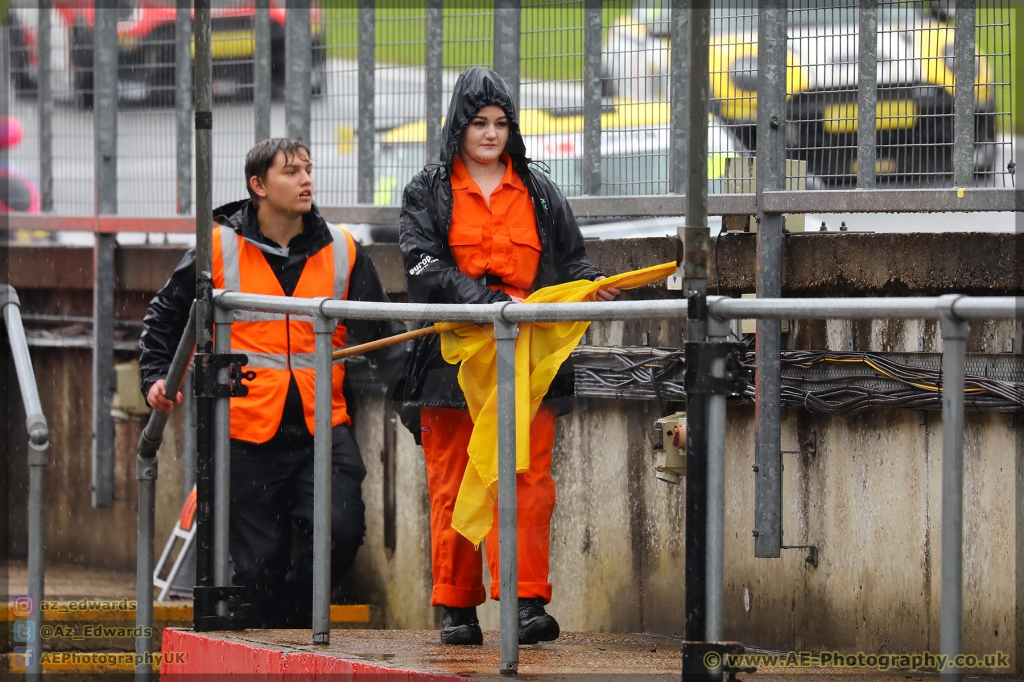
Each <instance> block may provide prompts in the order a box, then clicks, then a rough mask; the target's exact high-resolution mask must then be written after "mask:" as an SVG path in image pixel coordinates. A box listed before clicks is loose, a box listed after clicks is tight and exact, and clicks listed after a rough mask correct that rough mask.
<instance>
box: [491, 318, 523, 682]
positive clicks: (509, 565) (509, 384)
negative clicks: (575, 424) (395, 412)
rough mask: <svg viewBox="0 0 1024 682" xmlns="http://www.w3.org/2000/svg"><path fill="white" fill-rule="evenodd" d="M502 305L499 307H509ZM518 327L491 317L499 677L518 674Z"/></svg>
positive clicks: (512, 323)
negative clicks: (495, 407)
mask: <svg viewBox="0 0 1024 682" xmlns="http://www.w3.org/2000/svg"><path fill="white" fill-rule="evenodd" d="M508 305H509V304H508V303H505V304H502V307H505V306H508ZM518 337H519V325H517V324H516V323H515V322H508V321H507V320H506V319H505V317H504V316H502V315H501V313H500V312H498V313H497V314H495V316H494V340H495V341H496V342H497V344H498V348H497V362H498V546H499V565H500V568H499V570H500V572H501V605H500V617H499V622H500V626H501V631H500V636H501V665H500V667H499V668H498V670H499V672H500V673H501V674H502V675H515V674H517V673H518V672H519V544H518V543H519V528H518V518H517V513H518V512H517V510H518V498H517V495H518V493H517V491H516V339H517V338H518Z"/></svg>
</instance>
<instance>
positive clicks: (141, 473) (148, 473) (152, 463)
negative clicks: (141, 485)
mask: <svg viewBox="0 0 1024 682" xmlns="http://www.w3.org/2000/svg"><path fill="white" fill-rule="evenodd" d="M159 475H160V459H159V458H158V457H152V458H145V457H136V459H135V478H137V479H138V480H140V481H155V480H156V479H157V477H159Z"/></svg>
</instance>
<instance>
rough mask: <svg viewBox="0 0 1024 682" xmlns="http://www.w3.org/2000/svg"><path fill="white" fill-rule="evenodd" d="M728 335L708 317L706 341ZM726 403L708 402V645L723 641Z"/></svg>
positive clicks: (720, 370) (718, 369) (715, 370)
mask: <svg viewBox="0 0 1024 682" xmlns="http://www.w3.org/2000/svg"><path fill="white" fill-rule="evenodd" d="M728 335H729V323H728V322H727V321H726V320H723V319H721V318H716V317H710V316H709V317H708V341H710V342H712V343H721V342H724V341H725V340H726V338H727V337H728ZM711 376H713V377H718V378H724V377H725V358H715V359H714V360H712V362H711ZM725 399H726V396H725V394H724V393H712V394H711V395H709V396H708V398H707V438H708V448H707V452H708V457H707V469H708V471H707V519H706V522H705V523H706V528H707V533H706V538H707V539H706V542H707V552H706V554H705V560H704V572H705V588H704V589H705V596H704V599H705V610H704V614H705V615H704V617H705V626H704V636H705V639H706V640H707V641H709V642H721V641H723V640H724V632H725V621H724V611H725V607H724V602H725Z"/></svg>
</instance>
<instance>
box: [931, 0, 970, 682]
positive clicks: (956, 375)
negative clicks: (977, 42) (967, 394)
mask: <svg viewBox="0 0 1024 682" xmlns="http://www.w3.org/2000/svg"><path fill="white" fill-rule="evenodd" d="M957 10H958V13H959V10H960V7H959V5H958V6H957ZM957 298H959V296H958V295H957V294H951V295H947V296H942V297H941V298H940V301H939V307H940V308H941V309H942V606H941V614H940V620H939V645H940V647H941V650H942V654H943V655H945V656H949V658H950V659H953V658H954V657H955V656H957V655H958V654H959V653H960V652H961V651H962V645H963V641H962V637H963V634H962V633H963V526H964V372H965V370H966V367H965V364H966V352H967V335H968V334H969V333H970V331H971V326H970V324H969V323H968V322H967V321H966V320H962V319H960V318H959V317H957V316H956V315H955V314H954V313H953V304H954V303H955V302H956V299H957ZM941 677H942V680H943V682H960V670H959V669H955V668H954V669H949V668H947V669H946V670H944V671H942V674H941Z"/></svg>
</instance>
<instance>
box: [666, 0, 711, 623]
mask: <svg viewBox="0 0 1024 682" xmlns="http://www.w3.org/2000/svg"><path fill="white" fill-rule="evenodd" d="M681 4H684V3H680V5H681ZM672 13H673V15H676V16H674V18H673V34H674V35H675V34H682V35H681V37H683V38H684V43H683V44H684V45H685V46H686V50H687V52H686V54H685V55H682V58H683V59H684V60H685V61H686V62H687V65H686V68H685V69H684V70H683V71H682V72H681V73H680V77H679V78H678V79H677V78H675V76H673V79H674V83H673V85H678V86H679V87H680V88H685V90H684V91H683V92H679V91H676V92H675V95H674V96H673V98H672V99H679V98H682V99H686V103H685V105H684V106H682V107H677V110H676V111H674V115H675V116H677V117H678V116H680V115H681V114H683V115H685V117H684V118H683V119H682V123H681V124H680V123H679V121H680V119H679V118H675V119H674V121H676V123H675V125H677V126H685V133H683V134H684V137H685V138H686V139H685V144H682V146H681V147H680V148H677V149H674V150H673V155H674V156H675V159H674V160H673V162H672V163H673V164H674V166H675V165H679V166H681V167H682V169H685V172H684V173H683V176H682V177H683V179H684V184H683V186H682V189H683V192H684V194H685V196H686V220H685V225H684V226H681V227H680V228H679V230H678V237H679V239H680V241H681V244H682V251H683V261H682V267H681V268H680V269H681V272H680V274H681V275H682V278H683V290H684V293H685V294H686V295H687V296H690V297H697V299H700V298H702V297H704V296H705V295H706V294H707V276H708V254H709V247H710V243H711V239H710V231H709V230H708V227H707V223H708V194H707V183H708V179H707V167H708V164H707V152H708V148H707V140H708V89H709V85H710V83H709V79H708V78H707V76H706V74H707V73H708V49H709V45H710V40H711V9H710V2H709V1H708V0H699V1H697V2H694V3H693V4H692V5H691V7H690V8H689V10H688V11H687V12H686V13H687V14H688V15H689V16H688V17H687V20H686V21H685V24H688V26H687V25H685V24H684V20H683V17H681V16H679V15H681V14H683V13H684V10H683V8H682V7H681V6H679V5H677V6H675V7H674V8H673V12H672ZM681 133H682V128H680V129H677V130H675V132H674V135H679V134H681ZM677 142H683V141H682V140H677ZM679 149H683V150H685V154H686V156H685V159H682V158H680V157H679ZM679 170H680V169H679V168H677V169H676V172H677V174H678V172H679ZM687 318H688V319H687V322H686V341H687V343H689V342H699V341H703V340H704V339H705V337H706V335H707V321H706V319H704V318H702V317H701V316H700V315H695V316H694V317H692V318H691V317H690V316H689V315H688V316H687ZM686 411H687V412H686V414H687V424H688V426H689V428H688V429H687V444H686V445H687V447H686V471H687V476H686V564H685V565H686V569H685V570H686V574H685V578H684V581H685V590H684V592H685V637H686V641H691V642H693V641H703V640H705V639H706V634H705V633H706V627H705V626H706V587H707V571H706V565H705V559H706V547H707V542H708V538H707V495H708V491H707V485H706V483H707V480H706V471H707V466H708V462H707V454H708V451H707V436H708V433H707V397H706V396H705V395H693V396H688V400H687V405H686Z"/></svg>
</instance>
